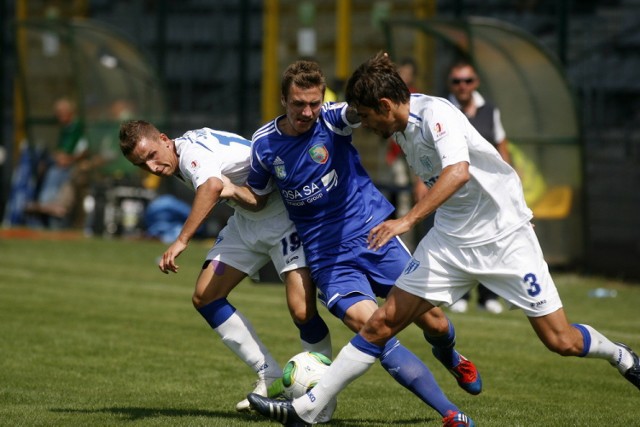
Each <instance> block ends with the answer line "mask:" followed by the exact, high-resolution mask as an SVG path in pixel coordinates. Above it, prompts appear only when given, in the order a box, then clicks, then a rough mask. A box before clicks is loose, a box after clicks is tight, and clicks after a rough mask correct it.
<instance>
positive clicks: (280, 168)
mask: <svg viewBox="0 0 640 427" xmlns="http://www.w3.org/2000/svg"><path fill="white" fill-rule="evenodd" d="M273 170H274V172H275V173H276V178H278V179H285V178H286V177H287V171H286V169H285V167H284V162H283V161H282V159H281V158H280V157H276V159H275V160H274V161H273Z"/></svg>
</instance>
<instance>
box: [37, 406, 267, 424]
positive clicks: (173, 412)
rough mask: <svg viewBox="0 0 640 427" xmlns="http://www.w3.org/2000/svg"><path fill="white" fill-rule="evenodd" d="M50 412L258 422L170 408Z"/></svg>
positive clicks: (131, 418) (239, 416)
mask: <svg viewBox="0 0 640 427" xmlns="http://www.w3.org/2000/svg"><path fill="white" fill-rule="evenodd" d="M50 411H51V412H58V413H64V414H74V413H75V414H114V415H122V416H126V417H127V418H128V420H129V421H135V420H141V419H145V418H154V417H210V418H229V419H247V417H251V418H254V419H256V420H259V419H260V417H259V416H258V415H255V416H254V415H248V414H240V413H237V412H224V411H207V410H202V409H170V408H140V407H117V406H115V407H111V408H93V409H73V408H52V409H50Z"/></svg>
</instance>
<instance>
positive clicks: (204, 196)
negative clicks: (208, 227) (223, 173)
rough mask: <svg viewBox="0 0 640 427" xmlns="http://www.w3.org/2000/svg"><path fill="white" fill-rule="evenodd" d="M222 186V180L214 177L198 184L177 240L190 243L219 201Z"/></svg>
mask: <svg viewBox="0 0 640 427" xmlns="http://www.w3.org/2000/svg"><path fill="white" fill-rule="evenodd" d="M222 187H223V185H222V181H221V180H219V179H218V178H213V177H212V178H209V179H208V180H207V181H206V182H204V183H203V184H201V185H200V186H198V188H197V189H196V195H195V197H194V198H193V203H192V204H191V212H189V216H188V217H187V220H186V221H185V222H184V225H183V226H182V230H181V231H180V234H179V235H178V239H177V240H180V241H181V242H182V243H184V244H185V245H186V244H188V243H189V241H190V240H191V238H192V237H193V236H194V235H195V234H196V231H198V228H200V226H201V225H202V224H203V223H204V222H205V220H206V219H207V217H208V216H209V214H210V213H211V211H212V210H213V208H214V207H215V206H216V203H218V200H219V199H220V193H221V191H222Z"/></svg>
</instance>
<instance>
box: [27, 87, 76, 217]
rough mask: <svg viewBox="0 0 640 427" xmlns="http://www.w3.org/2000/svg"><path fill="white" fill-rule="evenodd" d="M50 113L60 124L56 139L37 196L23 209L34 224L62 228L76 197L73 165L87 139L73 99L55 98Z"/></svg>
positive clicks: (71, 210) (70, 212)
mask: <svg viewBox="0 0 640 427" xmlns="http://www.w3.org/2000/svg"><path fill="white" fill-rule="evenodd" d="M54 113H55V116H56V120H57V121H58V123H59V124H60V133H59V137H58V142H57V145H56V148H55V150H54V151H53V153H52V155H51V158H50V160H49V164H48V165H47V166H46V169H45V171H44V177H43V180H42V185H41V187H40V190H39V192H38V195H37V200H36V202H35V203H31V204H29V205H28V206H27V208H26V211H27V213H30V214H33V216H34V223H33V224H34V225H38V226H43V227H48V228H64V227H67V226H69V225H70V223H71V221H72V219H73V218H72V215H71V214H72V212H73V209H74V206H75V205H76V202H77V200H78V197H77V194H76V189H75V188H74V184H73V182H72V177H73V174H74V172H76V170H75V169H76V166H77V165H78V164H79V162H80V161H81V160H82V159H84V158H85V157H86V156H87V153H88V142H87V139H86V138H85V136H84V123H83V122H82V121H81V120H80V119H79V118H78V117H77V114H76V105H75V103H74V102H73V101H71V100H70V99H68V98H60V99H58V100H57V101H56V102H55V104H54Z"/></svg>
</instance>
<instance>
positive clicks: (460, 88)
mask: <svg viewBox="0 0 640 427" xmlns="http://www.w3.org/2000/svg"><path fill="white" fill-rule="evenodd" d="M447 85H448V88H449V101H451V103H452V104H453V105H455V106H456V107H458V108H459V109H460V110H462V112H463V113H464V115H465V116H467V118H468V119H469V122H471V124H472V125H473V127H475V128H476V130H477V131H478V132H479V133H480V135H482V136H483V137H484V139H486V140H487V141H489V142H490V143H491V144H493V146H494V147H496V149H497V150H498V153H500V156H501V157H502V159H503V160H504V161H505V162H507V163H509V164H511V157H510V155H509V148H508V141H507V136H506V133H505V131H504V127H503V126H502V121H501V120H500V110H498V108H497V107H496V106H494V105H493V104H491V103H490V102H487V101H486V100H485V99H484V97H483V96H482V95H480V93H479V92H478V90H477V89H478V86H480V79H479V77H478V73H476V70H475V68H474V67H473V66H472V65H471V64H470V63H469V62H466V61H458V62H456V63H455V64H454V65H453V66H452V67H451V68H450V70H449V75H448V78H447ZM469 299H470V294H469V293H467V294H465V296H464V297H462V298H461V299H459V300H458V301H457V302H456V303H455V304H453V305H452V306H451V307H450V309H451V311H453V312H455V313H464V312H466V311H467V309H468V307H469ZM478 308H480V309H482V310H487V311H489V312H491V313H494V314H499V313H502V310H503V308H502V305H501V304H500V302H499V301H498V296H497V295H496V294H495V293H493V292H491V291H490V290H489V289H487V288H486V287H485V286H483V285H482V284H480V285H479V286H478Z"/></svg>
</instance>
